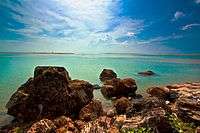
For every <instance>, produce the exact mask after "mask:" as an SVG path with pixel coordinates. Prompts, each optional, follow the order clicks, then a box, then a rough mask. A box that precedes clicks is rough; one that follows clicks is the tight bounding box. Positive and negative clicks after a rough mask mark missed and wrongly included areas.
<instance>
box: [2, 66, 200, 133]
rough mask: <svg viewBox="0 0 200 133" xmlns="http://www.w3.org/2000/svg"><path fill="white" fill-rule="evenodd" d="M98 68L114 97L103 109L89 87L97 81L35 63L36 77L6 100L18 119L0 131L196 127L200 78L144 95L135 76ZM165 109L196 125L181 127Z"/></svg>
mask: <svg viewBox="0 0 200 133" xmlns="http://www.w3.org/2000/svg"><path fill="white" fill-rule="evenodd" d="M102 73H103V74H102ZM102 73H101V75H100V79H101V80H102V81H103V85H102V86H100V88H101V92H102V94H103V95H104V96H105V97H109V98H112V102H113V105H112V106H111V107H110V108H109V110H107V111H106V110H105V109H104V108H103V107H102V104H101V102H100V101H99V100H95V99H93V89H94V88H97V87H96V86H97V85H95V86H93V85H91V84H90V83H89V82H87V81H83V80H71V78H70V77H69V74H68V72H67V71H66V70H65V69H64V68H63V67H37V68H36V69H35V72H34V77H33V78H30V79H29V80H28V81H27V82H26V83H25V84H24V85H22V86H21V87H20V88H18V90H17V91H16V92H15V93H14V94H13V95H12V97H11V98H10V100H9V102H8V103H7V108H8V114H10V115H13V116H14V117H15V118H16V119H17V121H16V122H15V123H12V124H11V125H9V126H6V127H4V128H2V129H1V130H0V132H3V133H4V132H5V133H7V132H28V133H49V132H52V133H94V132H95V133H120V132H122V133H127V132H130V131H131V132H155V133H173V132H178V131H182V132H195V131H196V132H198V131H199V129H200V128H199V126H200V124H199V123H200V115H199V114H200V112H199V111H200V83H185V84H177V85H170V86H165V87H151V88H149V89H148V90H147V94H144V95H138V94H136V90H137V86H136V82H135V80H134V79H132V78H125V79H119V78H117V74H116V73H115V72H113V71H112V70H107V69H104V70H103V72H102ZM98 88H99V87H98ZM169 114H170V115H171V114H175V116H176V118H181V119H182V120H183V121H184V122H192V123H194V124H195V126H194V127H192V128H188V127H187V128H182V124H181V123H178V124H177V125H175V126H174V125H173V124H174V123H175V124H176V122H174V120H173V119H172V118H170V119H169V118H168V116H169ZM171 121H172V122H171ZM177 128H178V129H177Z"/></svg>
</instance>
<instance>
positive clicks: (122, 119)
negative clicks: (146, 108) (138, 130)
mask: <svg viewBox="0 0 200 133" xmlns="http://www.w3.org/2000/svg"><path fill="white" fill-rule="evenodd" d="M126 120H127V119H126V115H119V116H116V119H115V121H114V123H113V124H114V126H116V127H117V128H118V129H120V128H121V127H122V126H123V125H124V123H125V121H126Z"/></svg>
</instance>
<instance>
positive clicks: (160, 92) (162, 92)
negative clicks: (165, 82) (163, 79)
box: [147, 87, 169, 99]
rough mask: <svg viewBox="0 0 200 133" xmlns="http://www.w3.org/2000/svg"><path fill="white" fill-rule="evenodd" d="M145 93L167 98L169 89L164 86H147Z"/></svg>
mask: <svg viewBox="0 0 200 133" xmlns="http://www.w3.org/2000/svg"><path fill="white" fill-rule="evenodd" d="M147 93H149V94H150V95H152V96H155V97H158V98H162V99H167V97H168V95H169V89H168V88H165V87H151V88H148V90H147Z"/></svg>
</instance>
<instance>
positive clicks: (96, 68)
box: [0, 54, 200, 126]
mask: <svg viewBox="0 0 200 133" xmlns="http://www.w3.org/2000/svg"><path fill="white" fill-rule="evenodd" d="M38 65H53V66H54V65H55V66H64V67H65V68H66V69H67V70H68V72H69V73H70V75H71V77H72V79H83V80H87V81H89V82H91V83H93V84H100V81H99V74H100V73H101V71H102V70H103V69H104V68H111V69H113V70H114V71H116V73H117V74H118V77H120V78H124V77H132V78H134V79H135V80H136V82H137V85H138V92H144V90H145V89H146V88H148V87H150V86H155V85H161V86H162V85H167V84H172V83H183V82H188V81H200V55H178V56H177V55H160V56H158V55H152V56H150V55H135V54H0V126H1V125H2V124H5V122H6V121H7V120H8V118H9V117H8V116H7V115H5V112H6V109H5V104H6V102H7V101H8V100H9V98H10V96H11V95H12V94H13V93H14V92H15V90H16V89H17V88H18V87H19V86H20V85H21V84H23V83H25V82H26V80H27V79H28V78H29V77H31V76H33V71H34V68H35V67H36V66H38ZM145 70H152V71H154V72H155V73H157V75H156V76H151V77H142V76H139V75H137V73H138V72H141V71H145ZM95 97H96V98H98V99H100V100H101V101H102V102H103V103H105V104H107V103H109V102H108V101H106V100H105V99H104V98H103V97H102V95H101V93H100V90H96V91H95Z"/></svg>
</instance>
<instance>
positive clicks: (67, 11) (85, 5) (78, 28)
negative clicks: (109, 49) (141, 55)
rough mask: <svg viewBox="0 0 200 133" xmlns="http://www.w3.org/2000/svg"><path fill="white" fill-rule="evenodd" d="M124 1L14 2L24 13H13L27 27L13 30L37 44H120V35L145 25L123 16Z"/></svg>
mask: <svg viewBox="0 0 200 133" xmlns="http://www.w3.org/2000/svg"><path fill="white" fill-rule="evenodd" d="M120 4H121V0H114V1H113V0H49V1H43V0H38V1H37V2H35V1H34V0H29V1H23V5H21V6H19V5H17V4H13V3H12V4H11V3H10V4H8V5H7V6H9V8H11V9H12V10H14V11H16V12H18V13H20V14H22V15H18V14H13V15H12V17H13V18H14V19H15V20H16V21H18V22H21V23H24V24H25V27H24V28H21V29H10V30H11V31H14V32H17V33H19V34H22V35H24V36H25V37H28V38H29V41H30V42H33V43H37V45H39V44H40V45H43V44H44V43H48V44H49V45H52V46H54V45H55V44H53V43H56V45H58V46H59V47H61V48H62V49H61V50H67V49H69V48H70V49H74V50H76V49H79V50H80V49H81V48H82V49H87V50H88V48H90V47H91V48H92V47H93V48H98V47H104V46H107V45H110V46H111V45H113V46H114V45H120V43H119V42H118V41H117V39H118V38H121V37H126V36H129V37H131V36H136V35H137V34H139V33H140V32H141V31H142V30H143V28H144V22H143V21H142V20H134V19H131V18H128V17H119V13H120ZM127 39H128V38H127ZM126 42H128V40H125V41H124V43H126ZM124 43H121V45H124ZM34 45H35V44H34ZM61 45H62V46H61ZM49 47H50V46H49Z"/></svg>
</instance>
